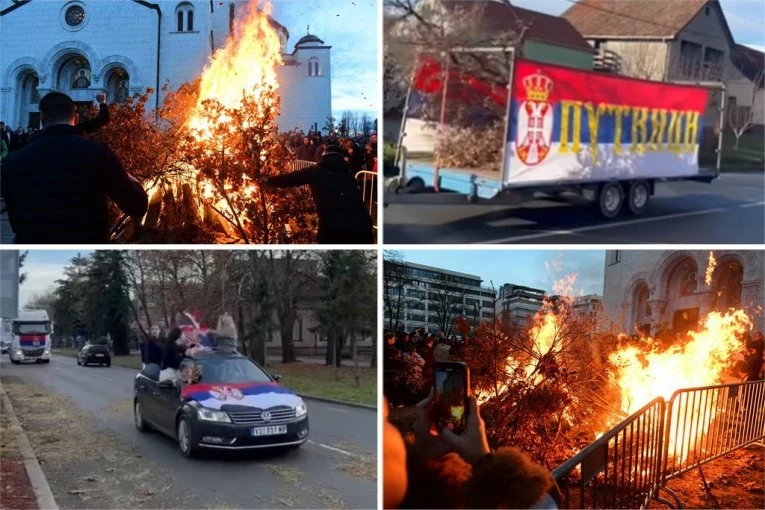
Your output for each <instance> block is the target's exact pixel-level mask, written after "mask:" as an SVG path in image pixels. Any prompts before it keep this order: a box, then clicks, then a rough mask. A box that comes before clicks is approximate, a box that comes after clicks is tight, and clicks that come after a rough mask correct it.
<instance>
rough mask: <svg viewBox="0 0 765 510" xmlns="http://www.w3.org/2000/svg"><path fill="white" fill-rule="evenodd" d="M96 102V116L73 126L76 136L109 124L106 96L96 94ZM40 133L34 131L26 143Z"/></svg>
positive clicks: (92, 131)
mask: <svg viewBox="0 0 765 510" xmlns="http://www.w3.org/2000/svg"><path fill="white" fill-rule="evenodd" d="M96 102H98V115H96V116H95V117H93V118H92V119H89V120H83V121H82V122H79V121H78V122H77V125H75V126H74V130H75V133H76V134H78V135H80V136H83V135H87V134H90V133H94V132H96V131H98V130H99V129H101V128H102V127H104V126H105V125H107V124H108V123H109V107H108V106H107V104H106V94H96ZM41 133H42V131H39V130H36V131H35V132H34V134H33V135H31V136H30V137H29V139H28V140H27V143H30V142H32V140H35V139H36V138H37V137H39V136H40V134H41Z"/></svg>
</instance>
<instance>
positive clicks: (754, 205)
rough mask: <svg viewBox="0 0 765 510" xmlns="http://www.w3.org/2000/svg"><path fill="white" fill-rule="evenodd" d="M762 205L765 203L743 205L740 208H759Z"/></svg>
mask: <svg viewBox="0 0 765 510" xmlns="http://www.w3.org/2000/svg"><path fill="white" fill-rule="evenodd" d="M760 205H765V202H754V203H752V204H741V205H740V206H739V207H740V208H741V209H743V208H744V207H757V206H760Z"/></svg>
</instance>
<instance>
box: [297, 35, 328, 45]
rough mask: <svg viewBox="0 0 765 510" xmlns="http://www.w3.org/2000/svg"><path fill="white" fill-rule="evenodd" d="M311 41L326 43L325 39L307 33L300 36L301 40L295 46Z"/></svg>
mask: <svg viewBox="0 0 765 510" xmlns="http://www.w3.org/2000/svg"><path fill="white" fill-rule="evenodd" d="M310 43H319V44H324V41H322V40H321V39H319V38H318V37H316V36H315V35H313V34H307V35H304V36H303V37H301V38H300V40H299V41H298V42H297V43H296V44H295V48H298V47H300V46H304V45H307V44H310Z"/></svg>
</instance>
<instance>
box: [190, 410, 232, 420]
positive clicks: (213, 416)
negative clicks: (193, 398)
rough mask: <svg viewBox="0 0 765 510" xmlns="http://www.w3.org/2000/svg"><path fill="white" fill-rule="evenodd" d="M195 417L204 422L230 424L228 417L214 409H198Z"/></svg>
mask: <svg viewBox="0 0 765 510" xmlns="http://www.w3.org/2000/svg"><path fill="white" fill-rule="evenodd" d="M197 416H198V417H199V419H200V420H205V421H217V422H219V423H231V418H229V417H228V414H226V413H225V412H223V411H216V410H215V409H206V408H204V407H200V408H199V409H197Z"/></svg>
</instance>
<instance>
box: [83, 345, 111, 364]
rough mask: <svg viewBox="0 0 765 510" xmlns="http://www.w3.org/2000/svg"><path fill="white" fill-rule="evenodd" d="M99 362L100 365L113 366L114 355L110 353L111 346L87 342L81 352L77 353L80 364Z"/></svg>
mask: <svg viewBox="0 0 765 510" xmlns="http://www.w3.org/2000/svg"><path fill="white" fill-rule="evenodd" d="M93 363H97V364H99V365H106V366H107V367H110V366H112V356H111V354H109V347H108V346H106V345H101V344H85V345H84V346H83V348H82V349H81V350H80V352H78V353H77V364H78V365H82V366H85V365H90V364H93Z"/></svg>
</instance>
